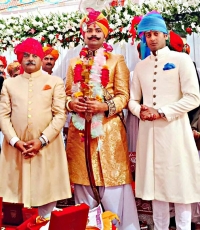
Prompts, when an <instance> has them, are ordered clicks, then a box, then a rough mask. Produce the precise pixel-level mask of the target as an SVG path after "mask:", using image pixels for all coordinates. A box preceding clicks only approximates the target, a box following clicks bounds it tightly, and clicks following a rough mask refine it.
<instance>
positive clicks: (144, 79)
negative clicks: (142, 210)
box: [129, 47, 200, 203]
mask: <svg viewBox="0 0 200 230" xmlns="http://www.w3.org/2000/svg"><path fill="white" fill-rule="evenodd" d="M167 63H173V64H174V65H175V68H173V69H169V70H163V67H164V65H165V64H167ZM142 96H143V104H144V105H147V106H149V107H153V108H155V109H158V108H161V109H162V111H163V112H164V114H165V116H166V119H164V118H162V119H158V120H155V121H142V120H140V125H139V134H138V142H137V149H136V155H137V157H136V158H137V159H136V197H140V198H142V199H144V200H154V199H156V200H160V201H166V202H174V203H193V202H197V201H200V161H199V155H198V151H197V148H196V145H195V141H194V138H193V134H192V130H191V127H190V123H189V119H188V115H187V112H188V111H190V110H192V109H193V108H195V107H197V106H198V105H199V103H200V97H199V86H198V81H197V76H196V73H195V69H194V66H193V62H192V60H191V58H190V57H189V56H188V55H187V54H185V53H178V52H175V51H170V50H169V49H168V47H165V48H163V49H161V50H159V51H158V55H157V56H154V55H153V54H151V55H150V56H149V57H147V58H146V59H145V60H143V61H141V62H140V63H138V64H137V66H136V68H135V70H134V77H133V82H132V85H131V99H130V102H129V109H130V111H131V112H132V113H133V114H135V115H136V116H138V117H139V114H140V104H139V102H140V100H141V98H142Z"/></svg>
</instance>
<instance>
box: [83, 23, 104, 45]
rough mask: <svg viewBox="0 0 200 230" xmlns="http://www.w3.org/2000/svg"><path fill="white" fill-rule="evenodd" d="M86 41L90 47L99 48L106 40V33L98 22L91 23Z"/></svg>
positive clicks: (86, 33) (86, 34)
mask: <svg viewBox="0 0 200 230" xmlns="http://www.w3.org/2000/svg"><path fill="white" fill-rule="evenodd" d="M84 41H85V44H86V45H88V48H89V49H91V50H97V49H99V48H100V47H101V46H102V44H103V42H104V33H103V31H102V29H101V28H100V27H99V26H98V25H97V24H96V23H93V24H91V25H90V26H88V28H87V31H86V32H85V37H84Z"/></svg>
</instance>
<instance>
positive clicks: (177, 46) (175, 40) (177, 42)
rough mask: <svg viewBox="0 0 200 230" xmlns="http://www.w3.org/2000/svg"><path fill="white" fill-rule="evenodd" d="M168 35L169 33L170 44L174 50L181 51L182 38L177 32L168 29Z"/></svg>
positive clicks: (182, 45)
mask: <svg viewBox="0 0 200 230" xmlns="http://www.w3.org/2000/svg"><path fill="white" fill-rule="evenodd" d="M169 35H170V46H171V47H172V48H173V49H174V50H176V51H178V52H182V51H183V47H184V44H183V40H182V39H181V37H180V36H179V35H178V34H176V33H174V32H173V31H170V32H169Z"/></svg>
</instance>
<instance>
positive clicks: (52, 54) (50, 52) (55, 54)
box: [43, 46, 59, 60]
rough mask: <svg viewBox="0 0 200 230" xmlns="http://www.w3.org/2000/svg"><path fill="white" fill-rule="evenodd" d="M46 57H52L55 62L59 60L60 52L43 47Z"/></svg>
mask: <svg viewBox="0 0 200 230" xmlns="http://www.w3.org/2000/svg"><path fill="white" fill-rule="evenodd" d="M43 52H44V56H47V55H49V54H50V55H51V56H53V58H54V59H55V60H57V59H58V58H59V53H58V50H55V49H54V48H53V47H50V46H44V47H43Z"/></svg>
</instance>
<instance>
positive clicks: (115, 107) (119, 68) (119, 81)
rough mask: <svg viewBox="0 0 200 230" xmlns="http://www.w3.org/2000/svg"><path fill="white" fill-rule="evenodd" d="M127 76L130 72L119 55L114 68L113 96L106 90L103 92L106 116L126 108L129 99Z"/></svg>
mask: <svg viewBox="0 0 200 230" xmlns="http://www.w3.org/2000/svg"><path fill="white" fill-rule="evenodd" d="M129 76H130V72H129V70H128V68H127V65H126V63H125V60H124V57H123V56H122V55H119V58H118V60H117V63H116V66H115V69H114V80H113V90H114V96H113V97H112V96H111V95H109V93H108V91H107V90H106V91H107V92H105V98H106V103H107V104H108V109H109V110H108V111H107V112H106V116H107V117H110V116H112V115H114V114H117V113H119V112H121V111H122V110H123V109H124V108H126V106H127V103H128V100H129Z"/></svg>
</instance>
